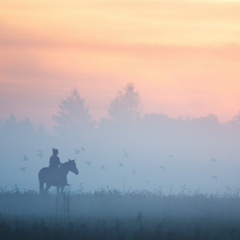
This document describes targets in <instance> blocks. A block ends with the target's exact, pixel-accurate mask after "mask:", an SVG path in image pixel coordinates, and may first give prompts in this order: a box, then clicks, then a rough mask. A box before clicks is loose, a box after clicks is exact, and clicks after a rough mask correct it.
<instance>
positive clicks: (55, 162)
mask: <svg viewBox="0 0 240 240" xmlns="http://www.w3.org/2000/svg"><path fill="white" fill-rule="evenodd" d="M52 152H53V154H52V156H51V157H50V160H49V167H50V168H52V169H53V168H54V169H57V168H58V167H59V166H61V162H60V158H59V157H58V149H56V148H53V149H52Z"/></svg>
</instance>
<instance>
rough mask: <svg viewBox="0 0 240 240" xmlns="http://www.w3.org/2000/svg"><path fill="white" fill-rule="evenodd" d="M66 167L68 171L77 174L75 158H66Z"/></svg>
mask: <svg viewBox="0 0 240 240" xmlns="http://www.w3.org/2000/svg"><path fill="white" fill-rule="evenodd" d="M66 167H67V169H68V170H69V171H71V172H73V173H75V174H76V175H78V173H79V171H78V169H77V165H76V162H75V160H70V159H69V160H68V162H66Z"/></svg>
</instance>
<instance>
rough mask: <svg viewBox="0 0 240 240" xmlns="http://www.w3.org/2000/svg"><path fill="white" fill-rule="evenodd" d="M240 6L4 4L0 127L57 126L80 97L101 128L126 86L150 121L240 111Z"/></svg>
mask: <svg viewBox="0 0 240 240" xmlns="http://www.w3.org/2000/svg"><path fill="white" fill-rule="evenodd" d="M239 66H240V1H236V0H235V1H231V0H225V1H223V0H205V1H202V0H201V1H195V0H175V1H174V0H168V1H161V0H81V1H79V0H68V1H66V0H51V1H47V0H41V1H40V0H31V1H30V0H22V1H18V0H11V1H5V0H0V110H1V111H0V119H4V118H7V117H8V116H9V115H10V114H11V113H13V114H15V115H16V116H17V117H19V118H26V117H28V118H29V119H30V120H32V121H33V122H34V123H37V124H38V123H44V124H46V125H49V126H50V125H52V124H53V122H52V115H54V114H56V113H57V111H58V105H59V103H60V102H61V100H63V99H64V98H66V96H68V95H69V94H70V92H71V91H72V90H73V89H75V88H76V89H77V90H78V91H79V93H80V95H81V97H82V98H84V99H85V105H86V107H88V108H89V111H90V113H91V115H92V116H93V117H94V118H95V119H100V118H101V117H106V116H107V108H108V106H109V104H110V102H111V101H112V100H113V99H114V97H115V96H116V94H117V92H118V91H119V90H121V89H123V88H124V86H126V84H127V83H134V85H135V87H136V89H137V90H138V92H139V94H140V97H141V100H142V105H143V112H144V113H153V112H154V113H163V114H166V115H168V116H170V117H178V116H183V117H200V116H206V115H208V114H209V113H212V114H215V115H217V116H218V117H219V120H220V121H222V122H224V121H228V120H231V119H232V118H233V117H234V116H235V115H236V114H237V113H238V112H239V110H240V94H239V89H240V67H239Z"/></svg>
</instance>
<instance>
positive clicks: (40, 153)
mask: <svg viewBox="0 0 240 240" xmlns="http://www.w3.org/2000/svg"><path fill="white" fill-rule="evenodd" d="M37 156H38V157H40V158H42V156H43V152H42V151H41V150H38V151H37Z"/></svg>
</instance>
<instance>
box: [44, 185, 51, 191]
mask: <svg viewBox="0 0 240 240" xmlns="http://www.w3.org/2000/svg"><path fill="white" fill-rule="evenodd" d="M50 187H51V185H49V184H46V188H45V189H44V192H45V193H47V192H48V190H49V188H50Z"/></svg>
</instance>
